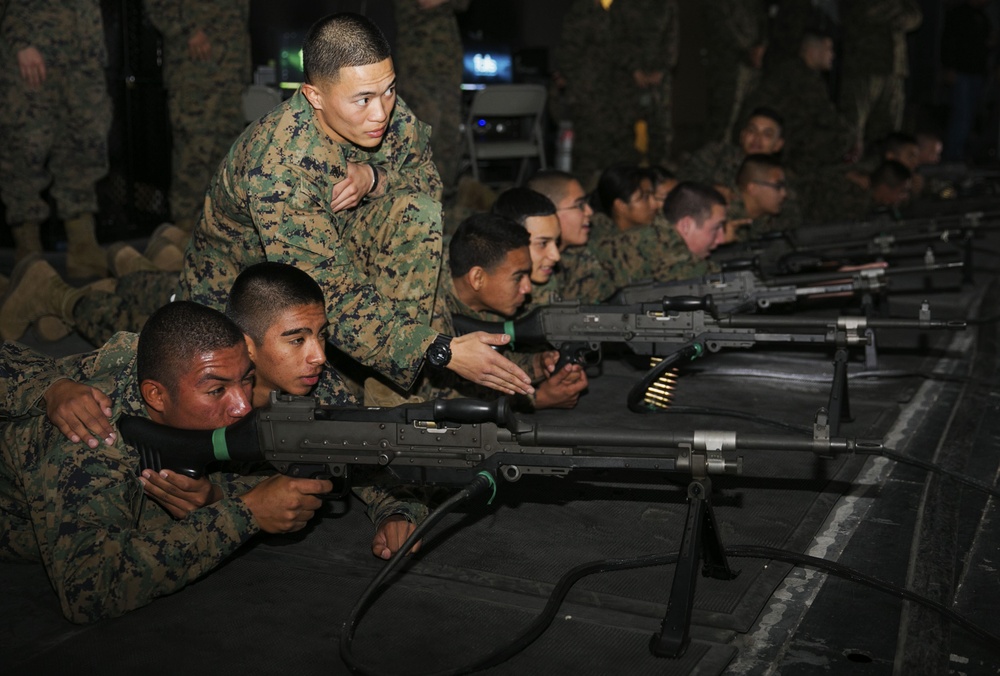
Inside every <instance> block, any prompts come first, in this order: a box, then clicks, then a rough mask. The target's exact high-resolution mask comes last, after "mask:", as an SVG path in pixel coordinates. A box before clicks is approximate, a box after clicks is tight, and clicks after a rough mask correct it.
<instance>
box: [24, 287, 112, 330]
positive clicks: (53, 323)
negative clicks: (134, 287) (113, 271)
mask: <svg viewBox="0 0 1000 676" xmlns="http://www.w3.org/2000/svg"><path fill="white" fill-rule="evenodd" d="M117 288H118V280H117V279H111V278H107V279H98V280H97V281H96V282H91V283H90V284H87V285H86V286H85V287H83V289H82V290H83V291H84V293H85V294H88V293H91V292H94V291H104V292H107V293H114V292H115V291H116V290H117ZM81 295H83V294H81ZM71 303H73V304H75V303H76V301H72V300H71ZM68 312H70V313H72V312H73V307H72V305H71V306H70V308H69V309H68ZM74 329H75V325H74V323H73V322H69V323H67V322H66V321H65V320H64V319H63V318H62V317H57V316H55V315H45V316H44V317H39V318H38V321H36V322H35V335H36V336H38V337H39V338H41V339H42V340H44V341H48V342H50V343H51V342H55V341H57V340H62V339H63V338H65V337H66V336H68V335H69V334H71V333H73V330H74Z"/></svg>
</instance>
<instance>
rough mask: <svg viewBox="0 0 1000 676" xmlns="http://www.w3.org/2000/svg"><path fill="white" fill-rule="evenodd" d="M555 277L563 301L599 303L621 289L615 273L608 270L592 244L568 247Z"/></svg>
mask: <svg viewBox="0 0 1000 676" xmlns="http://www.w3.org/2000/svg"><path fill="white" fill-rule="evenodd" d="M560 256H561V258H560V260H559V265H558V267H557V268H556V274H555V276H556V277H557V278H558V280H559V295H560V296H561V298H562V299H563V300H578V301H580V302H581V303H600V302H602V301H605V300H607V299H608V298H610V297H611V296H613V295H614V294H615V292H616V291H618V289H619V288H620V287H621V286H622V284H619V280H618V279H617V275H616V271H614V270H608V269H607V268H606V267H605V266H604V265H603V264H602V263H601V260H600V258H598V256H597V255H596V254H595V253H594V250H593V249H592V248H591V247H590V245H589V243H588V244H586V245H584V246H571V247H567V248H566V249H565V250H564V251H562V252H560Z"/></svg>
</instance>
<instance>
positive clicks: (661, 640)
mask: <svg viewBox="0 0 1000 676" xmlns="http://www.w3.org/2000/svg"><path fill="white" fill-rule="evenodd" d="M118 424H119V429H120V431H121V434H122V437H123V439H124V440H125V441H126V442H128V443H129V444H132V445H133V446H135V447H137V448H138V450H139V453H140V458H141V464H142V467H143V469H145V468H151V469H154V470H157V471H159V470H160V469H171V470H174V471H176V472H179V473H183V474H186V475H188V476H192V477H198V476H201V474H202V473H203V472H204V471H205V469H206V467H207V466H208V465H209V464H210V463H211V462H213V461H227V460H233V461H260V460H266V461H267V462H269V463H270V464H271V465H272V466H273V467H274V468H275V469H276V470H278V471H279V472H281V473H283V474H286V475H289V476H295V477H310V478H328V479H336V480H339V483H340V484H341V485H342V489H344V490H346V487H349V480H350V473H351V472H350V468H351V467H352V466H354V465H369V466H381V467H385V468H386V469H387V470H388V471H391V472H392V473H394V474H396V475H397V476H399V477H400V478H403V479H405V480H411V481H413V480H417V481H431V480H434V481H437V482H446V483H453V482H461V483H465V482H467V481H468V480H471V479H473V478H474V477H476V476H477V475H478V474H479V473H482V472H484V471H485V472H487V473H489V475H490V477H503V478H504V479H506V480H508V481H516V480H518V479H519V478H521V477H522V476H523V475H527V474H538V475H542V476H550V477H562V476H565V475H566V474H568V473H569V472H570V471H572V470H575V469H621V470H629V471H633V470H638V471H653V472H664V473H672V474H686V475H689V476H690V477H691V483H690V484H689V486H688V514H687V522H686V524H685V530H684V537H683V539H682V543H681V556H680V558H679V559H678V564H677V567H676V569H675V572H674V583H673V585H672V587H671V591H670V602H669V604H668V607H667V614H666V617H665V618H664V621H663V625H662V629H661V632H660V633H659V634H658V635H656V636H654V637H653V641H652V643H651V650H652V651H653V653H654V654H656V655H658V656H661V657H679V656H681V655H683V654H684V651H685V650H686V648H687V645H688V642H689V628H690V620H691V611H692V605H693V601H694V589H695V582H696V580H697V575H696V571H697V568H698V562H699V560H700V559H701V558H704V567H703V574H704V575H706V576H712V577H715V578H717V579H732V578H733V577H735V574H734V573H733V572H732V571H731V570H730V568H729V565H728V562H727V561H726V557H725V550H724V549H723V546H722V543H721V541H720V539H719V536H718V528H717V527H716V522H715V516H714V513H713V511H712V505H711V481H710V478H709V476H710V475H715V474H737V473H739V472H740V471H741V468H742V460H741V458H740V457H738V456H734V455H733V453H735V452H737V451H752V450H789V451H806V452H812V453H818V454H823V455H827V454H834V453H853V452H865V453H878V452H880V451H881V450H882V443H881V442H879V441H865V440H856V439H850V438H834V437H831V436H830V434H829V427H823V426H817V427H816V428H815V431H814V435H813V438H808V437H805V436H787V435H786V436H779V435H760V434H741V433H736V432H727V431H693V432H666V431H659V430H657V431H643V430H636V429H629V428H627V427H625V428H619V427H615V428H580V427H559V426H551V427H550V426H542V425H540V424H533V423H531V422H530V421H528V420H525V419H522V418H519V417H517V416H516V415H514V413H513V412H512V411H511V409H510V407H509V406H508V404H507V401H506V399H499V400H497V401H494V402H483V401H478V400H472V399H452V400H446V399H439V400H436V401H432V402H427V403H423V404H409V405H403V406H398V407H395V408H349V407H326V406H317V405H316V403H315V401H314V400H312V399H309V398H303V397H291V396H287V395H281V396H279V395H278V394H277V393H274V392H272V394H271V400H270V403H269V405H268V406H266V407H264V408H261V409H257V410H255V411H253V412H252V413H251V414H250V415H248V416H247V417H246V418H244V419H243V420H241V421H240V422H238V423H235V424H234V425H231V426H229V427H226V428H220V429H217V430H215V431H190V430H177V429H174V428H170V427H165V426H163V425H158V424H156V423H154V422H152V421H150V420H148V419H147V418H140V417H135V416H123V417H122V418H121V419H120V420H119V423H118ZM491 481H492V479H491ZM494 485H495V484H494Z"/></svg>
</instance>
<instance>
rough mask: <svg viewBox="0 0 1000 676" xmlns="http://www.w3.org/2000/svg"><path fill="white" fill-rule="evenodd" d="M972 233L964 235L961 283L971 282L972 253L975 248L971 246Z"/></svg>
mask: <svg viewBox="0 0 1000 676" xmlns="http://www.w3.org/2000/svg"><path fill="white" fill-rule="evenodd" d="M972 244H973V242H972V235H971V234H967V235H966V236H965V246H964V247H962V284H965V285H968V284H972V282H973V281H974V280H973V278H972V277H973V276H972V254H973V252H974V251H975V248H974V247H973V246H972Z"/></svg>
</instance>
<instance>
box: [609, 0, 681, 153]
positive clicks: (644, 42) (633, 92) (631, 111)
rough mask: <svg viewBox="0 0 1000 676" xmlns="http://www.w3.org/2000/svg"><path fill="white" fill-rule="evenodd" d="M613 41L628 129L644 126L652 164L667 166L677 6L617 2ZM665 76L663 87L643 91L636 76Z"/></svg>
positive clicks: (671, 1)
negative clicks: (654, 73)
mask: <svg viewBox="0 0 1000 676" xmlns="http://www.w3.org/2000/svg"><path fill="white" fill-rule="evenodd" d="M610 16H611V28H612V37H613V40H614V42H615V44H616V45H617V47H618V52H619V55H618V57H617V58H618V62H619V68H618V70H619V73H618V77H620V78H621V80H622V87H623V89H624V90H625V91H624V93H623V94H624V96H623V98H622V99H620V101H619V103H620V105H623V106H624V107H625V108H626V109H627V117H626V119H625V123H626V125H629V127H630V128H631V127H633V126H634V124H635V122H636V121H638V120H645V121H646V125H647V129H648V133H649V143H648V152H647V159H648V161H649V163H650V164H666V163H668V162H669V160H670V151H671V147H672V146H673V140H674V123H673V107H674V95H673V71H674V68H675V67H676V66H677V53H678V47H679V45H680V21H679V16H680V8H679V7H678V3H677V0H619V1H618V2H614V3H612V5H611V10H610ZM636 70H640V71H647V72H649V71H658V72H662V73H663V79H662V80H661V82H660V84H659V85H655V86H652V87H648V88H640V87H639V86H638V85H637V84H636V83H635V80H634V79H633V73H634V72H635V71H636Z"/></svg>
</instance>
